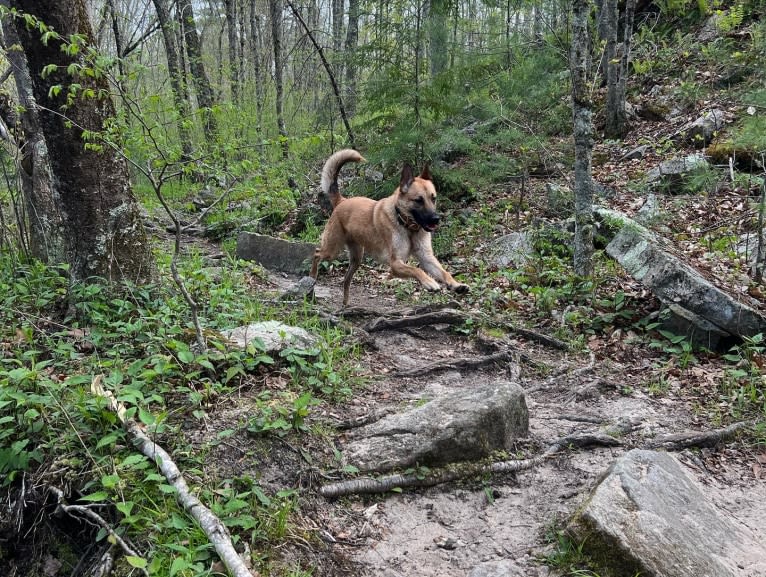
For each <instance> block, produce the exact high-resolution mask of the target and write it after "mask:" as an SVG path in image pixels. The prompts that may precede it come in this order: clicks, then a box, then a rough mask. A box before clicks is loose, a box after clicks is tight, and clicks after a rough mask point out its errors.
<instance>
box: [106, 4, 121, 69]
mask: <svg viewBox="0 0 766 577" xmlns="http://www.w3.org/2000/svg"><path fill="white" fill-rule="evenodd" d="M106 6H107V7H108V8H109V17H110V19H111V22H112V34H114V49H115V52H116V53H117V70H119V72H120V78H119V80H118V82H122V79H123V78H125V69H124V65H123V62H122V58H123V56H124V52H125V48H124V47H123V45H122V34H121V33H120V24H119V21H118V20H117V9H116V8H115V6H114V0H106Z"/></svg>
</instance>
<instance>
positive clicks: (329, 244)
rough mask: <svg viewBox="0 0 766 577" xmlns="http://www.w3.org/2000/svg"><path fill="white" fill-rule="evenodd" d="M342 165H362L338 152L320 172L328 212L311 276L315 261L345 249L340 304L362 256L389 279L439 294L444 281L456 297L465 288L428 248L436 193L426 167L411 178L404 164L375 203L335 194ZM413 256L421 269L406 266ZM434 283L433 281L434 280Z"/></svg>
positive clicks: (348, 153)
mask: <svg viewBox="0 0 766 577" xmlns="http://www.w3.org/2000/svg"><path fill="white" fill-rule="evenodd" d="M347 162H364V158H363V157H362V155H361V154H359V153H358V152H357V151H355V150H350V149H346V150H339V151H338V152H336V153H335V154H333V155H332V156H331V157H330V158H328V159H327V162H325V165H324V168H323V169H322V190H323V191H324V193H325V194H326V195H327V196H328V197H329V199H330V202H331V203H332V206H333V209H334V210H333V213H332V215H331V216H330V220H329V221H327V225H326V226H325V229H324V232H323V233H322V241H321V244H320V245H319V247H317V249H316V252H315V253H314V260H313V262H312V263H311V277H312V278H316V277H317V272H318V267H319V263H320V262H321V261H323V260H332V259H333V258H335V256H336V255H337V254H338V253H339V252H340V251H341V250H343V247H344V246H346V247H348V253H349V261H350V262H349V267H348V271H347V272H346V276H345V278H344V279H343V305H344V306H345V305H347V304H348V290H349V287H350V286H351V278H352V277H353V276H354V273H355V272H356V270H357V269H358V268H359V265H360V264H362V259H363V258H364V253H365V251H367V253H369V255H370V256H372V257H373V258H375V259H376V260H377V261H378V262H380V263H382V264H388V265H389V266H390V267H391V276H395V277H399V278H414V279H417V280H418V281H420V284H422V285H423V286H424V287H425V288H427V289H428V290H434V291H435V290H439V289H440V285H439V283H440V282H441V283H443V284H444V285H446V287H447V288H448V289H450V290H454V291H456V292H458V293H464V292H467V291H468V285H465V284H462V283H459V282H457V281H456V280H455V279H454V278H452V275H451V274H450V273H448V272H447V271H446V270H444V267H442V265H441V264H440V263H439V261H438V260H436V257H435V256H434V253H433V250H432V248H431V232H433V231H434V230H435V229H436V226H437V225H438V224H439V215H438V214H436V189H435V188H434V183H433V182H432V181H431V174H430V172H429V170H428V166H426V167H425V168H424V169H423V172H422V173H421V174H420V176H415V177H413V175H412V168H411V167H410V166H409V165H405V166H404V169H403V170H402V178H401V181H400V182H399V187H398V188H397V189H396V190H395V191H394V193H393V194H392V195H391V196H389V197H387V198H384V199H383V200H380V201H375V200H372V199H369V198H365V197H353V198H345V197H344V196H342V195H341V194H340V192H339V191H338V173H339V172H340V169H341V167H342V166H343V165H344V164H346V163H347ZM410 256H414V257H415V258H416V259H417V261H418V262H419V263H420V266H421V267H422V268H417V267H414V266H411V265H408V264H407V260H408V259H409V258H410ZM437 281H438V282H437Z"/></svg>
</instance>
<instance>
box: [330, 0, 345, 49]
mask: <svg viewBox="0 0 766 577" xmlns="http://www.w3.org/2000/svg"><path fill="white" fill-rule="evenodd" d="M343 4H344V2H343V0H332V49H333V51H334V52H335V54H334V55H333V56H334V57H335V58H337V56H338V52H340V48H341V46H342V45H343Z"/></svg>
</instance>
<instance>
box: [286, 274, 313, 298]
mask: <svg viewBox="0 0 766 577" xmlns="http://www.w3.org/2000/svg"><path fill="white" fill-rule="evenodd" d="M316 283H317V281H316V279H313V278H311V277H310V276H304V277H302V278H301V279H300V280H299V281H298V282H296V283H295V284H294V285H293V286H291V287H290V288H288V289H287V290H286V291H285V292H283V293H282V294H281V295H280V296H279V298H280V300H283V301H303V300H304V299H312V298H313V297H314V286H315V285H316Z"/></svg>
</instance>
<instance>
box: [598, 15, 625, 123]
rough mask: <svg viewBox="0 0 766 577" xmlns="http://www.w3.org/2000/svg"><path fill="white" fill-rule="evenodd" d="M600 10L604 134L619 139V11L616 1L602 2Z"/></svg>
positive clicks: (620, 104)
mask: <svg viewBox="0 0 766 577" xmlns="http://www.w3.org/2000/svg"><path fill="white" fill-rule="evenodd" d="M603 6H604V7H603V10H602V12H603V13H602V16H601V19H602V23H603V33H604V40H606V45H605V48H604V58H603V64H604V66H605V68H604V70H603V72H602V73H603V74H605V75H606V123H605V125H604V134H605V135H606V136H607V138H619V137H620V136H621V135H620V134H619V131H618V129H617V122H618V117H619V114H618V110H617V109H618V108H620V107H621V106H622V103H620V102H619V100H618V94H617V84H618V82H619V80H620V78H619V77H620V60H619V58H618V55H617V21H618V18H619V11H618V9H617V0H604V4H603Z"/></svg>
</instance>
